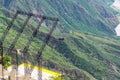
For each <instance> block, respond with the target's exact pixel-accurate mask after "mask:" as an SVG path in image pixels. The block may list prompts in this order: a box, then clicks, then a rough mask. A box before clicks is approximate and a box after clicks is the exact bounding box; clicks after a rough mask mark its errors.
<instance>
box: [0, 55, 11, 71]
mask: <svg viewBox="0 0 120 80" xmlns="http://www.w3.org/2000/svg"><path fill="white" fill-rule="evenodd" d="M11 63H12V57H11V56H8V55H3V57H2V59H1V60H0V64H3V66H4V68H5V69H6V68H7V67H8V66H10V65H11Z"/></svg>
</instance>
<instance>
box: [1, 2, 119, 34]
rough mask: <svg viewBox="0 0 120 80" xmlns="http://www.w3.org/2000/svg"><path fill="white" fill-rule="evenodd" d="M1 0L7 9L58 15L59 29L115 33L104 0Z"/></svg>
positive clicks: (110, 12)
mask: <svg viewBox="0 0 120 80" xmlns="http://www.w3.org/2000/svg"><path fill="white" fill-rule="evenodd" d="M2 1H3V3H2V5H3V6H5V7H6V8H7V9H11V10H22V11H27V12H34V13H42V14H45V15H48V16H56V17H59V19H60V25H59V30H61V31H67V30H80V31H82V32H92V33H95V34H102V35H106V33H107V35H108V34H115V31H114V27H115V26H116V25H117V23H118V21H117V19H116V18H115V16H114V15H113V11H112V10H111V8H109V7H108V6H106V5H105V3H104V2H105V0H102V1H101V0H99V1H98V0H12V1H11V0H7V1H6V0H2ZM2 1H1V2H2ZM111 1H112V0H111ZM109 2H110V1H109ZM110 3H111V2H110ZM106 4H107V2H106ZM26 5H27V6H26Z"/></svg>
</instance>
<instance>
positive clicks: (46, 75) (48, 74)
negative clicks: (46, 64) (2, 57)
mask: <svg viewBox="0 0 120 80" xmlns="http://www.w3.org/2000/svg"><path fill="white" fill-rule="evenodd" d="M7 70H8V71H12V66H11V67H8V69H7ZM25 70H32V71H31V78H33V79H35V80H39V79H40V78H41V76H40V75H38V74H41V75H42V80H52V78H53V77H54V78H57V77H61V75H62V74H60V73H57V72H54V71H51V70H48V69H45V68H40V67H38V66H32V65H31V64H26V63H22V64H20V65H19V66H18V75H22V76H24V75H25V74H26V72H25Z"/></svg>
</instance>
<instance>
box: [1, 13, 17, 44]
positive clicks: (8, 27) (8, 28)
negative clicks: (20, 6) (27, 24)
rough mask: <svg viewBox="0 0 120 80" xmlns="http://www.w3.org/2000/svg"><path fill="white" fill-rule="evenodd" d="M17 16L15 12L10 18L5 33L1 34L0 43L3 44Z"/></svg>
mask: <svg viewBox="0 0 120 80" xmlns="http://www.w3.org/2000/svg"><path fill="white" fill-rule="evenodd" d="M17 15H18V12H16V14H15V15H14V17H13V18H12V21H11V22H10V24H9V25H8V26H7V28H6V31H5V32H4V33H3V35H2V37H1V41H2V42H4V40H5V38H6V35H7V34H8V32H9V30H10V28H11V27H12V25H13V23H14V21H15V19H16V17H17Z"/></svg>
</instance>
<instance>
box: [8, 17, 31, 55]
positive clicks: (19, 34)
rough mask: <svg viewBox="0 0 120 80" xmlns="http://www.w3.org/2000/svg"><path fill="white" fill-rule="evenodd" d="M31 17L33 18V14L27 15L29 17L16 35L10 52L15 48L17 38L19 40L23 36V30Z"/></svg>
mask: <svg viewBox="0 0 120 80" xmlns="http://www.w3.org/2000/svg"><path fill="white" fill-rule="evenodd" d="M30 18H31V15H28V16H27V19H26V21H25V22H24V24H23V26H22V27H21V29H20V31H19V33H18V34H17V35H16V37H15V39H14V41H13V42H12V44H11V45H10V48H9V49H8V53H10V52H11V51H12V50H13V48H14V47H15V44H16V43H17V40H18V39H19V37H20V36H21V33H22V32H23V30H24V28H25V26H26V25H27V23H28V21H29V19H30Z"/></svg>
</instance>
